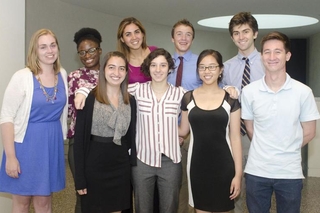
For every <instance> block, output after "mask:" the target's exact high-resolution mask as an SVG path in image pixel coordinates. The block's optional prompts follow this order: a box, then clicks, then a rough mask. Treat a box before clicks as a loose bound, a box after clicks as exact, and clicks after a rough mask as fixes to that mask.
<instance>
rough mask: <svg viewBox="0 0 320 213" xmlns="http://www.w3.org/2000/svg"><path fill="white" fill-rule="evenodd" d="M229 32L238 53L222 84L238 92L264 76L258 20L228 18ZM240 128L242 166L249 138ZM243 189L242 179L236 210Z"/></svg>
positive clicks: (240, 204) (246, 16) (228, 63)
mask: <svg viewBox="0 0 320 213" xmlns="http://www.w3.org/2000/svg"><path fill="white" fill-rule="evenodd" d="M229 32H230V35H231V39H232V41H233V42H234V44H235V45H236V46H237V47H238V54H237V55H236V56H234V57H233V58H231V59H229V60H228V61H226V62H225V63H224V71H223V79H222V82H221V86H222V87H224V88H225V89H226V90H227V91H228V90H229V88H228V87H230V86H231V85H232V86H235V87H236V88H238V90H240V92H241V91H242V88H243V87H244V86H246V85H247V84H249V83H250V82H253V81H256V80H258V79H261V78H262V76H263V75H264V68H263V65H262V63H261V57H260V53H259V52H258V51H257V49H256V48H255V45H254V42H255V39H256V38H257V36H258V23H257V21H256V19H255V18H254V17H253V16H252V15H251V13H249V12H240V13H238V14H236V15H234V16H233V17H232V19H231V20H230V23H229ZM240 101H241V100H240ZM242 124H243V123H242ZM241 127H242V128H241V134H242V155H243V159H242V162H243V168H244V167H245V164H246V161H247V158H248V151H249V147H250V140H249V138H248V137H247V135H246V134H245V128H244V125H241ZM239 131H240V130H239ZM243 179H244V178H243ZM244 189H245V184H244V180H243V181H242V190H241V191H242V192H241V194H240V196H239V197H238V198H237V199H236V202H235V209H234V212H235V213H239V212H243V211H244V198H243V195H244Z"/></svg>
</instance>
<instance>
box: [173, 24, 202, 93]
mask: <svg viewBox="0 0 320 213" xmlns="http://www.w3.org/2000/svg"><path fill="white" fill-rule="evenodd" d="M171 36H172V38H171V40H172V42H173V44H174V46H175V53H174V54H173V58H174V60H175V65H176V69H175V70H174V71H173V72H172V73H170V74H169V76H168V82H169V83H170V84H172V85H176V78H177V68H178V67H179V64H180V59H179V56H182V57H183V73H182V80H181V86H182V87H183V88H184V89H186V90H193V89H195V88H197V87H199V86H200V85H201V84H202V82H201V80H200V78H199V76H198V75H197V59H198V55H195V54H193V53H192V52H191V50H190V47H191V44H192V41H193V39H194V36H195V32H194V28H193V25H192V24H191V23H190V22H189V21H188V20H186V19H182V20H180V21H178V22H177V23H176V24H175V25H174V26H173V28H172V31H171Z"/></svg>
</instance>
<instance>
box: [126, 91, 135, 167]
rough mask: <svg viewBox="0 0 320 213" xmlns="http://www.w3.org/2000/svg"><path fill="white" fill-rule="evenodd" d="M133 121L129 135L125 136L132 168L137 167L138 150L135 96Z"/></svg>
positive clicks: (132, 104) (131, 101)
mask: <svg viewBox="0 0 320 213" xmlns="http://www.w3.org/2000/svg"><path fill="white" fill-rule="evenodd" d="M130 107H131V121H130V125H129V129H128V132H127V134H126V135H125V138H126V141H127V146H128V149H131V151H130V163H131V165H132V166H136V165H137V150H136V120H137V104H136V100H135V98H134V97H133V96H130Z"/></svg>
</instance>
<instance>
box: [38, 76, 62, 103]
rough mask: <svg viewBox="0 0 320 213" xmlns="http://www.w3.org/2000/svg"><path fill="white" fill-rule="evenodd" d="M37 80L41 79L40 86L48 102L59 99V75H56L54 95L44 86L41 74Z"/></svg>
mask: <svg viewBox="0 0 320 213" xmlns="http://www.w3.org/2000/svg"><path fill="white" fill-rule="evenodd" d="M37 80H38V81H39V84H40V88H41V90H42V92H43V95H44V96H45V97H46V101H47V102H49V101H50V102H51V103H52V104H54V100H56V99H57V92H58V88H57V85H58V78H57V76H55V77H54V88H53V94H52V95H49V94H48V93H47V90H46V89H45V88H44V86H43V85H42V82H41V78H40V76H38V78H37Z"/></svg>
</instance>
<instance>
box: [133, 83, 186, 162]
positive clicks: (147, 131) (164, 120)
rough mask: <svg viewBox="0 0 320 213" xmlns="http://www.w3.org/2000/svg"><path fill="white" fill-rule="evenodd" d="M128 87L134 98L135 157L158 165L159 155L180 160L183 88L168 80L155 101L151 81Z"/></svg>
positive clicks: (174, 160) (176, 160) (175, 160)
mask: <svg viewBox="0 0 320 213" xmlns="http://www.w3.org/2000/svg"><path fill="white" fill-rule="evenodd" d="M128 91H129V93H130V94H132V95H133V96H135V98H136V101H137V132H136V146H137V157H138V159H139V160H141V161H142V162H143V163H145V164H147V165H149V166H153V167H161V155H162V154H165V155H166V156H167V157H169V158H170V159H171V160H172V161H173V163H179V162H180V161H181V153H180V145H179V135H178V116H179V113H180V104H181V99H182V97H183V94H184V93H185V90H184V89H183V88H182V87H174V86H173V85H171V84H170V86H169V87H168V89H167V91H166V92H165V93H164V95H163V96H162V98H161V100H160V101H159V102H158V101H157V98H156V96H155V94H154V93H153V91H152V89H151V82H146V83H134V84H130V85H129V88H128Z"/></svg>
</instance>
